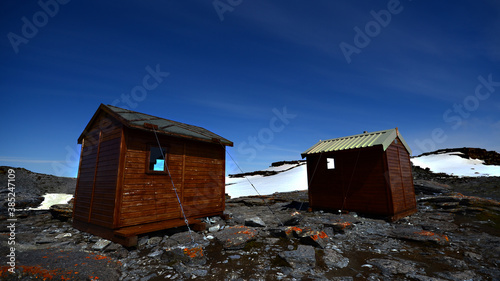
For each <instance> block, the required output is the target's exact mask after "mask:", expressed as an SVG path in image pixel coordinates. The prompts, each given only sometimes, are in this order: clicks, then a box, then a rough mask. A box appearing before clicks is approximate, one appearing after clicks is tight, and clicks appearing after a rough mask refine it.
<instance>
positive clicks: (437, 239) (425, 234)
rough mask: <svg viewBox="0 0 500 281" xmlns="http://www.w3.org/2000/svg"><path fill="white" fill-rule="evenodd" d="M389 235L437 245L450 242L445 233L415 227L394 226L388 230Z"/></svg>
mask: <svg viewBox="0 0 500 281" xmlns="http://www.w3.org/2000/svg"><path fill="white" fill-rule="evenodd" d="M389 237H392V238H397V239H404V240H410V241H416V242H431V243H436V244H439V245H448V244H449V243H450V239H449V238H448V236H446V235H443V234H439V233H435V232H432V231H428V230H423V229H421V228H417V227H404V228H396V229H394V230H392V231H390V233H389Z"/></svg>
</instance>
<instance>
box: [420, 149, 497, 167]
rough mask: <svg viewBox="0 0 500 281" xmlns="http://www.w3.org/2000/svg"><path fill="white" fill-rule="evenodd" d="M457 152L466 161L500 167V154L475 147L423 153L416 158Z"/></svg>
mask: <svg viewBox="0 0 500 281" xmlns="http://www.w3.org/2000/svg"><path fill="white" fill-rule="evenodd" d="M453 152H457V154H456V155H457V156H460V157H462V158H465V159H479V160H483V161H484V164H485V165H497V166H500V153H498V152H496V151H491V150H486V149H483V148H474V147H462V148H444V149H438V150H436V151H432V152H426V153H422V154H420V155H418V156H414V157H415V158H416V157H420V156H427V155H435V154H443V153H453Z"/></svg>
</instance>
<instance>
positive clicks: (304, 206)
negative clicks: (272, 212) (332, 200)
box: [281, 200, 309, 211]
mask: <svg viewBox="0 0 500 281" xmlns="http://www.w3.org/2000/svg"><path fill="white" fill-rule="evenodd" d="M288 209H295V210H297V211H307V210H308V209H309V202H299V201H295V200H293V201H292V202H290V204H287V205H284V206H283V208H282V209H281V210H283V211H284V210H288Z"/></svg>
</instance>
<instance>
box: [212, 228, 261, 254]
mask: <svg viewBox="0 0 500 281" xmlns="http://www.w3.org/2000/svg"><path fill="white" fill-rule="evenodd" d="M257 233H258V232H257V230H256V229H253V228H250V227H247V226H243V225H237V226H231V227H226V228H224V229H223V230H221V231H219V232H217V233H215V234H214V236H215V238H217V240H218V241H219V242H220V243H222V246H223V247H224V249H226V250H238V249H243V247H245V244H246V243H247V242H248V241H251V240H253V239H255V238H256V235H257Z"/></svg>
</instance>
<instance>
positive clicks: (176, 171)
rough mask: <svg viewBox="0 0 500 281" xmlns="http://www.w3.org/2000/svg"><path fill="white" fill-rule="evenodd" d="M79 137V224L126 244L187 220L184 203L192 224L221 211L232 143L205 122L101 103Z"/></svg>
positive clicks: (75, 222) (76, 202)
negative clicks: (204, 125) (227, 155)
mask: <svg viewBox="0 0 500 281" xmlns="http://www.w3.org/2000/svg"><path fill="white" fill-rule="evenodd" d="M78 143H79V144H81V145H82V148H81V155H80V167H79V170H78V179H77V186H76V192H75V200H74V210H73V226H74V227H75V228H77V229H80V230H82V231H86V232H89V233H92V234H95V235H98V236H101V237H103V238H106V239H109V240H112V241H115V242H118V243H121V244H123V245H126V246H131V245H135V244H136V243H137V235H138V234H142V233H147V232H152V231H157V230H162V229H166V228H172V227H178V226H182V225H185V222H184V216H183V213H182V210H181V204H182V209H183V211H184V213H185V215H186V217H187V219H188V221H189V223H190V224H192V223H199V222H200V221H199V220H197V218H201V217H207V216H214V215H222V213H223V211H224V208H225V204H224V202H225V146H232V145H233V143H232V142H231V141H229V140H227V139H225V138H222V137H220V136H218V135H216V134H214V133H212V132H210V131H208V130H206V129H203V128H201V127H197V126H192V125H187V124H183V123H180V122H175V121H171V120H167V119H163V118H159V117H155V116H151V115H147V114H143V113H139V112H135V111H131V110H127V109H122V108H118V107H115V106H111V105H104V104H101V105H100V106H99V108H98V109H97V111H96V113H95V114H94V116H93V117H92V119H91V120H90V122H89V123H88V125H87V127H86V128H85V130H84V131H83V133H82V134H81V135H80V137H79V138H78ZM158 143H159V144H158ZM169 175H170V176H169ZM174 186H175V190H174ZM175 191H177V195H176V192H175ZM178 200H180V202H181V204H179V202H178Z"/></svg>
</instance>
